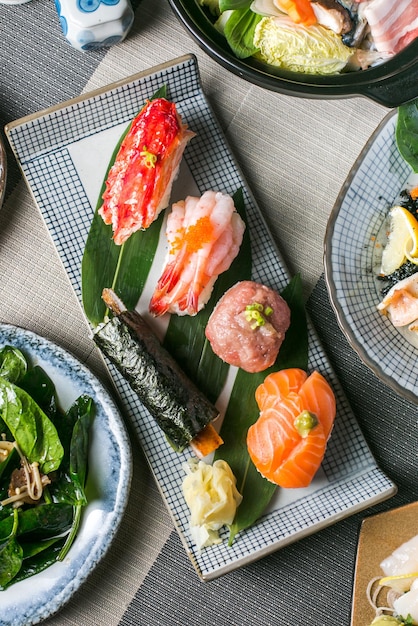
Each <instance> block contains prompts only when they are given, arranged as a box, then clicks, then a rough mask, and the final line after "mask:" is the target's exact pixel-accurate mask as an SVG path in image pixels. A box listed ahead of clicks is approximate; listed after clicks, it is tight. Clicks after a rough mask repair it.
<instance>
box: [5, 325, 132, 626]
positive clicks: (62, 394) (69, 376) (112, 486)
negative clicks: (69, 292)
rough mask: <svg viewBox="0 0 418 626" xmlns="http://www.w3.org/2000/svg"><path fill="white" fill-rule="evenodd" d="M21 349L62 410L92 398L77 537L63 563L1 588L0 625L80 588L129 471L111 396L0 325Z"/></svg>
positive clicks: (26, 618)
mask: <svg viewBox="0 0 418 626" xmlns="http://www.w3.org/2000/svg"><path fill="white" fill-rule="evenodd" d="M4 345H12V346H15V347H17V348H20V349H21V350H22V351H23V352H24V353H25V354H26V355H27V356H28V357H29V358H30V360H31V362H32V363H33V364H38V365H40V366H41V367H42V368H43V369H44V370H45V371H46V373H47V374H48V375H49V376H50V378H51V380H52V381H53V382H54V384H55V387H56V391H57V396H58V400H59V402H60V405H61V406H62V408H63V409H64V410H65V409H67V408H68V407H69V406H71V404H72V403H73V402H74V401H75V400H76V399H77V398H78V397H79V396H80V395H81V394H87V395H89V396H91V397H92V398H93V401H94V404H95V417H94V421H93V424H92V427H91V434H90V451H89V459H88V463H89V470H88V472H89V473H88V479H87V486H86V491H87V493H88V494H94V495H90V501H89V504H88V505H87V507H86V509H85V510H84V512H83V517H82V523H81V527H80V530H79V533H78V535H77V538H76V540H75V542H74V544H73V546H72V547H71V549H70V551H69V553H68V555H67V557H66V558H65V559H64V561H63V562H57V563H54V564H53V565H51V566H50V567H48V568H47V569H46V570H44V571H43V572H41V573H39V574H36V575H34V576H32V577H30V578H28V579H26V580H23V581H21V582H18V583H15V584H14V585H11V586H10V587H9V588H8V589H6V590H5V591H0V607H1V616H0V623H1V624H2V626H31V625H32V624H37V623H39V622H40V621H42V620H44V619H46V618H48V617H50V616H51V615H53V614H54V613H56V612H57V611H58V610H59V609H60V608H61V607H62V606H63V605H64V604H65V603H66V602H68V600H69V599H70V598H71V597H72V596H73V595H74V593H75V592H76V591H77V590H78V589H79V587H80V586H81V585H82V583H83V582H84V581H85V580H86V578H87V576H88V575H89V574H90V573H91V572H92V570H93V569H94V568H95V567H96V565H97V564H98V563H99V561H100V560H101V559H102V558H103V556H104V555H105V553H106V552H107V550H108V548H109V547H110V545H111V543H112V541H113V538H114V536H115V534H116V531H117V529H118V527H119V524H120V522H121V519H122V516H123V513H124V510H125V506H126V503H127V499H128V494H129V487H130V481H131V474H132V457H131V448H130V444H129V439H128V437H127V434H126V430H125V426H124V424H123V422H122V418H121V416H120V413H119V411H118V409H117V408H116V405H115V404H114V402H113V400H112V398H111V397H110V395H109V394H108V393H107V391H106V390H105V388H104V387H103V385H102V384H101V383H100V382H99V380H98V379H97V378H96V377H95V376H93V374H92V373H91V372H90V371H89V370H88V369H87V368H86V367H85V366H84V365H83V364H81V363H80V362H79V361H77V359H75V358H74V357H73V356H72V355H70V354H69V353H68V352H66V351H65V350H63V349H62V348H60V347H59V346H57V345H55V344H54V343H52V342H51V341H48V340H46V339H44V338H43V337H40V336H39V335H36V334H34V333H32V332H30V331H28V330H24V329H21V328H18V327H16V326H11V325H8V324H0V347H3V346H4Z"/></svg>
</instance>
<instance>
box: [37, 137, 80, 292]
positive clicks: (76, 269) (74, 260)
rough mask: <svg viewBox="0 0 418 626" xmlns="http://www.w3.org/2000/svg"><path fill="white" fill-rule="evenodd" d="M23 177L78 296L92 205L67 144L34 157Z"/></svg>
mask: <svg viewBox="0 0 418 626" xmlns="http://www.w3.org/2000/svg"><path fill="white" fill-rule="evenodd" d="M26 177H27V181H28V183H29V185H30V186H31V189H32V191H33V194H34V197H35V200H36V202H37V204H38V206H39V208H40V210H41V212H42V214H43V217H44V220H45V223H46V225H47V227H48V230H49V232H50V234H51V236H52V239H53V241H54V244H55V246H56V248H57V250H58V252H59V255H60V258H61V260H62V262H63V264H64V267H65V270H66V271H67V274H68V276H69V278H70V280H71V283H72V285H73V288H74V290H75V292H76V294H77V296H78V297H79V298H81V260H82V255H83V249H84V243H85V241H86V239H87V235H88V231H89V227H90V225H89V221H86V219H85V216H86V215H87V216H91V215H92V208H91V206H90V203H89V200H88V198H87V196H86V194H85V191H84V188H83V186H82V184H81V181H80V178H79V176H78V174H77V170H76V169H75V167H74V164H73V162H72V159H71V156H70V154H69V152H68V150H67V149H66V148H63V149H62V150H60V151H56V152H51V153H49V154H45V155H43V156H41V157H39V159H37V160H36V168H30V169H28V170H27V172H26Z"/></svg>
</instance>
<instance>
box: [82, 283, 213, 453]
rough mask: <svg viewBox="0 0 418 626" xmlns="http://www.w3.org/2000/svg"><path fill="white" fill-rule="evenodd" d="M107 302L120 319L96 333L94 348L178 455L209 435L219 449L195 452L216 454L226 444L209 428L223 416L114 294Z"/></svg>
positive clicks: (106, 294) (107, 296)
mask: <svg viewBox="0 0 418 626" xmlns="http://www.w3.org/2000/svg"><path fill="white" fill-rule="evenodd" d="M103 299H104V300H105V302H106V304H107V305H108V306H109V308H111V310H112V311H113V312H114V313H115V316H114V317H112V318H111V319H110V320H109V321H108V322H106V323H104V324H101V325H100V326H99V327H98V328H97V330H96V332H95V334H94V336H93V339H94V342H95V343H96V344H97V345H98V346H99V348H100V349H101V350H102V352H103V353H104V354H105V355H106V356H107V357H108V358H109V360H110V361H111V362H112V363H113V364H114V365H115V366H116V367H117V369H118V370H119V371H120V372H121V374H122V375H123V377H124V378H125V379H126V380H127V381H128V383H129V385H130V386H131V388H132V389H133V390H134V391H135V392H136V393H137V394H138V397H139V399H140V400H141V402H142V404H143V405H144V406H145V407H146V408H147V409H148V411H149V413H150V414H151V415H152V417H153V418H154V419H155V420H156V422H157V424H158V425H159V426H160V428H161V429H162V430H163V431H164V433H165V434H166V436H167V438H168V439H169V441H170V442H171V444H172V445H173V446H174V447H175V448H176V449H178V450H183V449H184V448H185V447H186V446H188V445H189V444H191V443H192V446H193V439H195V438H196V442H197V441H199V440H201V439H202V438H203V439H207V436H206V431H209V432H208V435H209V439H215V442H214V445H213V446H212V445H210V448H211V449H209V450H207V449H206V448H204V449H202V450H201V454H199V448H200V444H199V445H198V446H197V448H198V449H196V447H195V451H196V453H197V454H198V455H199V456H205V455H206V454H208V453H209V452H211V451H213V450H214V449H215V448H217V447H218V446H219V445H220V444H221V443H222V439H221V438H220V437H219V435H217V433H216V431H215V430H214V429H213V427H211V426H210V422H212V421H213V420H214V419H215V418H216V417H218V415H219V411H218V410H217V409H216V407H215V406H214V405H213V404H212V403H211V402H209V400H208V399H207V398H206V397H205V396H204V395H203V394H202V393H201V392H200V391H199V390H198V389H197V387H196V386H195V385H194V383H193V382H192V381H191V380H190V379H189V378H188V377H187V376H186V374H185V373H184V372H183V370H182V369H181V368H180V367H179V365H178V364H177V362H176V361H175V360H174V359H173V357H172V356H171V355H170V354H169V352H168V351H167V350H166V349H165V348H164V347H163V346H162V345H161V344H160V342H159V340H158V338H157V337H156V336H155V334H154V333H153V331H152V330H151V328H150V327H149V325H148V324H147V323H146V321H145V320H144V318H143V317H142V316H141V315H140V314H139V313H138V312H137V311H127V310H126V309H125V308H124V306H123V304H122V303H121V302H120V300H119V299H118V298H117V296H116V295H115V294H114V293H113V292H112V291H111V290H109V289H105V290H104V291H103ZM206 443H207V442H206Z"/></svg>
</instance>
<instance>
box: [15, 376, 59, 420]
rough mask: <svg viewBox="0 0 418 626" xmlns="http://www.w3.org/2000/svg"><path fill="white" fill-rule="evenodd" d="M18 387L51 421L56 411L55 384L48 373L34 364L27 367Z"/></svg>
mask: <svg viewBox="0 0 418 626" xmlns="http://www.w3.org/2000/svg"><path fill="white" fill-rule="evenodd" d="M19 387H21V388H22V389H24V390H25V391H26V392H27V393H28V394H29V395H30V396H31V398H32V399H33V400H35V402H36V403H37V404H38V405H39V407H40V408H41V409H42V410H43V411H44V412H45V413H46V415H47V416H48V417H49V419H51V420H52V421H53V422H54V421H55V418H56V416H57V412H58V402H57V396H56V390H55V385H54V383H53V382H52V380H51V378H50V377H49V376H48V374H47V373H46V372H45V371H44V370H43V369H42V367H40V366H39V365H35V366H34V367H31V368H29V369H28V371H27V372H26V374H25V375H24V376H23V378H22V380H21V381H20V382H19Z"/></svg>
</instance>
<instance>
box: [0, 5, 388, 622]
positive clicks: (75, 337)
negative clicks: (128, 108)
mask: <svg viewBox="0 0 418 626" xmlns="http://www.w3.org/2000/svg"><path fill="white" fill-rule="evenodd" d="M32 1H33V2H36V1H37V0H32ZM24 6H25V5H20V6H19V7H16V9H15V11H16V12H17V11H21V12H22V11H24V10H25V9H24ZM12 27H13V24H11V28H12ZM187 52H193V53H194V54H195V55H196V57H197V59H198V63H199V67H200V72H201V77H202V83H203V88H204V91H205V93H206V95H207V97H208V99H209V101H210V103H211V105H212V107H213V109H214V111H215V114H216V116H217V117H218V119H219V121H220V123H221V125H222V127H223V129H224V131H225V134H226V137H227V139H228V141H229V143H230V145H231V147H232V150H233V151H234V153H235V155H236V158H237V160H238V162H239V164H240V166H241V168H242V170H243V173H244V175H245V177H246V178H247V181H248V183H249V186H250V188H251V189H252V191H253V194H254V196H255V198H256V200H257V202H258V204H259V206H260V208H261V210H262V212H263V213H264V215H265V218H266V220H267V222H268V224H269V226H270V228H271V231H272V233H273V236H274V238H275V240H276V241H277V243H278V245H279V247H280V249H281V250H282V253H283V255H284V257H285V259H286V261H287V264H288V266H289V268H290V270H291V272H292V273H294V272H300V273H301V275H302V277H303V281H304V289H305V294H306V296H308V295H309V293H310V292H311V290H312V288H313V287H314V285H315V284H316V282H317V281H318V279H319V278H320V276H321V274H322V272H323V259H322V254H323V238H324V233H325V228H326V224H327V219H328V215H329V213H330V211H331V209H332V206H333V204H334V201H335V199H336V196H337V194H338V192H339V189H340V187H341V185H342V184H343V182H344V180H345V178H346V176H347V174H348V172H349V170H350V168H351V166H352V164H353V162H354V160H355V159H356V157H357V155H358V153H359V152H360V150H361V148H362V147H363V145H364V143H365V141H366V140H367V139H368V137H369V136H370V134H371V133H372V131H373V130H374V129H375V127H376V126H377V124H378V123H379V122H380V120H381V119H382V118H383V117H384V116H385V115H386V114H387V112H388V111H387V110H386V109H385V108H384V107H382V106H380V105H377V104H375V103H373V102H371V101H369V100H367V99H364V98H351V99H346V100H333V101H321V100H308V99H302V98H293V97H289V96H285V95H280V94H276V93H272V92H268V91H265V90H263V89H261V88H259V87H255V86H252V85H251V84H249V83H247V82H245V81H244V80H242V79H240V78H238V77H236V76H234V75H232V74H230V73H228V72H227V71H226V70H224V69H223V68H221V67H220V66H219V65H218V64H216V63H215V62H214V61H213V60H212V59H211V58H209V57H208V56H207V55H206V54H205V53H204V52H203V51H202V50H201V49H200V48H199V47H198V46H197V45H196V44H195V42H194V41H193V40H192V38H191V37H190V36H189V35H188V33H186V31H185V30H184V29H183V27H182V26H181V25H180V24H179V22H178V21H177V19H176V18H175V16H174V15H173V13H172V11H171V10H170V8H169V6H168V4H167V3H166V2H164V0H143V2H142V3H141V5H140V7H139V9H138V10H137V12H136V19H135V24H134V27H133V30H132V32H131V34H130V36H129V37H128V39H127V40H126V41H125V42H123V43H122V44H120V45H117V46H115V47H113V48H110V49H109V51H108V52H107V53H106V54H105V55H103V58H102V59H101V61H100V62H99V64H98V66H97V69H96V70H95V71H94V73H93V75H92V76H91V77H90V79H89V80H88V82H87V84H86V85H85V88H84V90H83V91H84V92H85V93H86V92H89V91H91V90H93V89H96V88H98V87H101V86H103V85H106V84H108V83H111V82H113V81H116V80H119V79H121V78H124V77H126V76H129V75H131V74H134V73H136V72H138V71H140V70H143V69H147V68H150V67H152V66H154V65H157V64H159V63H161V62H165V61H168V60H170V59H174V58H176V57H179V56H181V55H183V54H184V53H187ZM40 71H42V68H41V69H40ZM73 95H74V96H76V95H78V94H77V93H74V94H73ZM50 104H51V105H52V104H54V102H51V103H50ZM29 112H31V111H27V113H29ZM0 275H1V277H2V284H1V298H0V320H1V321H5V322H11V323H14V324H16V325H20V326H24V327H27V328H29V329H31V330H33V331H36V332H38V333H40V334H42V335H44V336H46V337H48V338H50V339H52V340H54V341H56V342H58V343H60V344H61V345H63V346H64V347H65V348H67V349H70V350H71V351H72V352H73V353H74V354H75V355H76V356H78V357H79V358H80V359H81V360H83V361H85V362H86V363H87V364H88V365H89V366H90V367H91V368H92V369H93V371H94V372H95V373H97V374H98V375H99V376H101V377H102V378H103V379H105V378H106V372H105V370H104V368H103V365H102V362H101V360H100V358H99V357H98V356H97V353H96V352H95V351H94V349H93V348H92V343H91V340H90V337H89V329H88V326H87V323H86V322H85V320H84V317H83V313H82V311H81V309H80V306H79V303H78V301H77V299H76V297H75V295H74V293H73V291H72V289H71V287H70V283H69V280H68V278H67V276H66V274H65V272H64V269H63V267H62V266H61V263H60V260H59V258H58V255H57V252H56V251H55V248H54V246H53V244H52V242H51V240H50V237H49V234H48V231H47V229H46V227H45V225H44V224H43V222H42V220H41V217H40V215H39V213H38V211H37V209H36V208H35V207H34V203H33V201H32V198H31V196H30V194H29V192H28V190H27V189H26V187H25V184H24V182H23V181H20V182H19V183H18V184H17V186H16V187H15V188H14V189H12V190H10V192H9V194H8V197H7V201H6V203H5V205H4V206H3V208H2V210H1V212H0ZM134 458H135V463H134V478H133V484H132V491H131V497H130V500H129V505H128V509H127V512H126V515H125V517H124V519H123V521H122V524H121V528H120V532H119V533H118V535H117V537H116V540H115V542H114V544H113V546H112V547H111V549H110V552H109V553H108V555H107V556H106V557H105V559H104V561H103V562H102V563H101V564H100V565H99V567H98V568H97V569H96V571H95V572H94V573H93V574H92V576H91V577H90V578H89V579H88V581H87V582H86V583H85V585H84V586H83V587H82V589H81V590H80V591H79V593H78V594H77V595H76V597H74V598H73V599H72V600H71V601H70V603H69V604H68V605H67V606H66V607H65V608H64V609H63V610H62V611H61V612H60V613H59V614H58V615H57V616H55V617H53V618H52V619H51V620H49V621H48V623H50V624H51V626H52V625H57V626H58V625H62V626H64V625H75V624H77V625H80V626H81V625H82V626H89V625H96V624H103V625H106V626H116V625H117V624H118V623H119V620H120V619H121V617H122V615H123V613H124V611H125V609H126V607H127V605H128V604H129V602H130V600H131V598H132V596H133V595H134V594H135V592H136V590H137V589H138V587H139V586H140V585H141V582H142V581H143V579H144V577H145V576H146V575H147V572H148V570H149V568H150V567H151V565H152V564H153V562H154V560H155V558H156V556H157V555H158V553H159V551H160V550H161V548H162V546H163V544H164V542H165V541H166V539H167V538H168V537H169V535H170V533H171V531H172V524H171V521H170V519H169V516H168V514H167V512H166V510H165V508H164V506H163V503H162V500H161V498H160V496H159V494H158V491H157V489H156V487H155V485H154V483H153V480H152V478H151V476H150V473H149V471H148V469H147V466H146V463H145V461H144V459H143V457H142V454H141V452H140V451H139V450H138V449H137V448H135V453H134ZM249 623H250V622H249ZM0 624H1V613H0ZM225 626H227V625H225Z"/></svg>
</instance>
